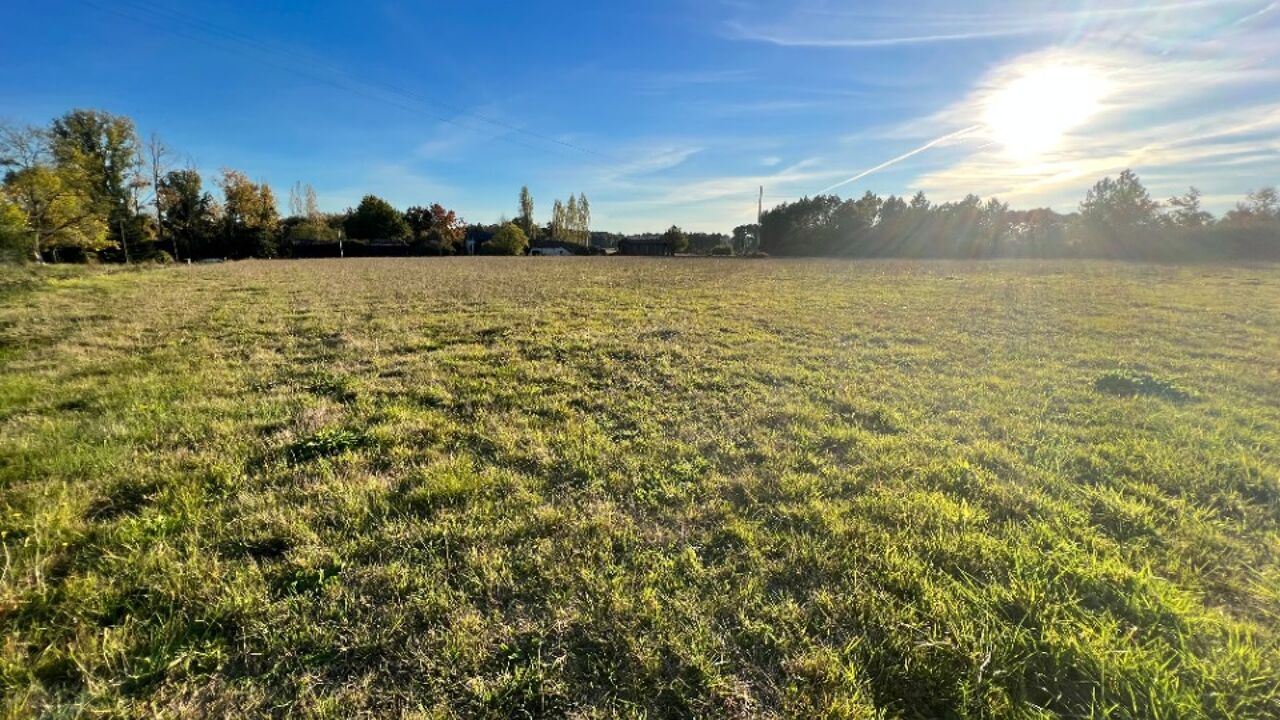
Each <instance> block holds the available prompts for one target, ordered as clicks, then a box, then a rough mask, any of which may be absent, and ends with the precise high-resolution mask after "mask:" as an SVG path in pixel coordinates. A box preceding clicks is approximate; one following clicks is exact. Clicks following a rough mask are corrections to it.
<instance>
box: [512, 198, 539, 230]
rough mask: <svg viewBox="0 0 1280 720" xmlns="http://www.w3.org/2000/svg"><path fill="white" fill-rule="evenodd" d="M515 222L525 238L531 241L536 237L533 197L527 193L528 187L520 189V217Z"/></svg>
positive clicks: (536, 228)
mask: <svg viewBox="0 0 1280 720" xmlns="http://www.w3.org/2000/svg"><path fill="white" fill-rule="evenodd" d="M516 222H517V223H518V224H519V225H520V229H521V230H524V234H525V237H526V238H528V239H529V240H533V239H534V238H535V237H536V236H537V233H538V226H537V225H536V224H535V223H534V221H533V195H532V194H531V193H530V192H529V186H528V185H525V186H524V187H522V188H520V217H519V218H517V219H516Z"/></svg>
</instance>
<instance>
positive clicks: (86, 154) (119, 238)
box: [49, 110, 146, 262]
mask: <svg viewBox="0 0 1280 720" xmlns="http://www.w3.org/2000/svg"><path fill="white" fill-rule="evenodd" d="M49 137H50V141H51V147H52V151H53V156H54V158H55V160H56V161H57V164H58V165H59V166H62V167H74V168H76V169H77V170H78V173H77V174H78V176H80V177H82V178H83V179H84V182H85V184H86V188H87V190H88V192H89V199H90V201H91V202H92V203H93V204H94V206H95V209H97V210H98V211H99V212H100V213H102V214H103V215H105V216H106V217H107V220H108V224H109V226H110V228H111V229H110V233H111V240H112V241H113V243H115V244H117V245H118V246H119V247H120V250H121V252H122V253H123V257H124V260H125V262H129V260H130V247H129V246H130V241H131V240H132V241H134V244H138V243H140V242H142V241H144V240H145V239H146V238H145V237H139V236H136V235H135V236H134V237H130V234H131V233H130V228H131V226H133V227H135V228H136V227H138V226H136V225H134V224H133V223H132V222H131V219H132V217H133V216H134V215H136V214H137V207H136V197H135V195H134V192H135V190H136V189H137V188H138V187H139V186H140V185H141V184H142V179H141V176H140V171H141V168H142V158H141V154H140V152H139V142H138V134H137V131H136V129H135V128H134V125H133V120H130V119H129V118H127V117H124V116H120V115H112V114H111V113H108V112H104V111H101V110H72V111H71V112H68V113H67V114H65V115H63V116H62V117H60V118H58V119H56V120H54V121H53V124H52V125H51V126H50V128H49ZM135 232H136V230H135Z"/></svg>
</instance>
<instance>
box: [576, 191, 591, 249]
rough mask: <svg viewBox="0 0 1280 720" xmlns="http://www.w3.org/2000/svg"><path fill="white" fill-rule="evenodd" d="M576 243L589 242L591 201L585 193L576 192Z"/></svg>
mask: <svg viewBox="0 0 1280 720" xmlns="http://www.w3.org/2000/svg"><path fill="white" fill-rule="evenodd" d="M577 230H578V243H579V244H581V245H590V244H591V203H589V202H587V194H586V193H578V227H577Z"/></svg>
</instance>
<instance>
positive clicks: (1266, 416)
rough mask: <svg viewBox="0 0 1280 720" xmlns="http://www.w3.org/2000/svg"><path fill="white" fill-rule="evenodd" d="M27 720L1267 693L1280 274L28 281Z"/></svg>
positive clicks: (826, 272) (1192, 710)
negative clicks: (38, 719) (31, 719)
mask: <svg viewBox="0 0 1280 720" xmlns="http://www.w3.org/2000/svg"><path fill="white" fill-rule="evenodd" d="M0 278H3V280H2V281H0V511H2V512H3V517H2V518H0V530H2V531H3V535H4V551H5V556H4V569H3V579H2V581H0V629H2V630H3V642H2V644H0V694H2V696H3V701H2V703H3V712H4V713H5V714H7V715H8V716H11V717H28V716H32V715H48V716H54V717H67V716H72V715H75V714H77V713H81V712H83V713H90V714H93V715H97V714H103V715H121V716H130V715H151V714H160V715H168V716H172V717H200V716H207V717H235V716H243V715H257V714H262V715H303V716H316V717H349V716H352V715H356V714H361V713H366V714H369V715H379V716H386V715H390V716H400V715H402V714H403V715H411V716H421V717H437V716H438V717H451V716H465V717H471V716H478V717H529V716H551V717H557V716H566V715H567V716H576V717H613V716H644V715H648V716H653V717H672V716H688V715H694V716H709V717H761V716H765V717H768V716H779V717H855V718H862V717H945V716H953V717H1058V716H1062V717H1080V716H1092V717H1116V718H1189V717H1239V718H1275V717H1280V268H1277V267H1274V266H1271V267H1229V266H1191V267H1156V266H1141V265H1109V264H1101V263H1099V264H1070V263H1059V264H1054V263H1026V264H1019V263H996V264H981V265H980V264H962V263H921V264H905V263H903V264H896V263H874V262H836V261H824V262H800V261H797V262H783V261H751V262H747V261H732V260H726V261H715V260H642V259H623V258H600V259H586V258H582V259H578V258H565V259H546V260H533V259H520V258H513V259H498V258H489V259H485V258H476V259H429V260H348V261H297V262H288V261H276V262H245V263H237V264H226V265H217V266H197V267H191V268H188V267H175V268H167V269H152V270H133V271H121V270H115V271H106V270H101V269H89V268H79V269H75V268H52V269H45V270H39V271H37V270H32V269H26V270H23V269H12V268H11V269H8V270H0Z"/></svg>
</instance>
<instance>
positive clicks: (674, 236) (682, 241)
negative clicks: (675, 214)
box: [662, 225, 689, 252]
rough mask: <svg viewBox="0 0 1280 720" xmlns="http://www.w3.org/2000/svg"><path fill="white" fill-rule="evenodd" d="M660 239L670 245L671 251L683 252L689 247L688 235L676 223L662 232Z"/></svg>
mask: <svg viewBox="0 0 1280 720" xmlns="http://www.w3.org/2000/svg"><path fill="white" fill-rule="evenodd" d="M662 240H663V242H665V243H667V244H668V245H670V246H671V250H672V251H673V252H684V251H685V250H687V249H689V236H688V235H686V234H685V233H684V231H683V230H681V229H680V228H679V227H678V226H676V225H672V226H671V227H670V228H668V229H667V231H666V232H664V233H662Z"/></svg>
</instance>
